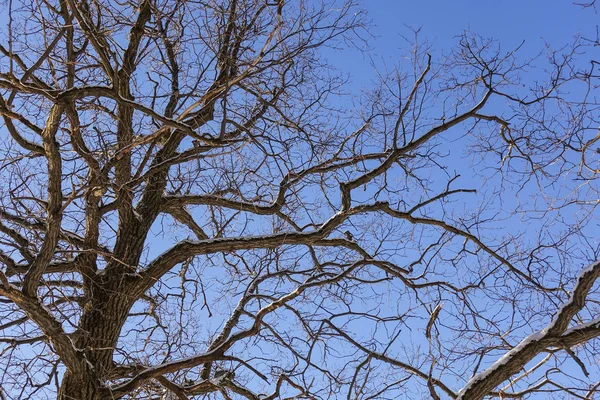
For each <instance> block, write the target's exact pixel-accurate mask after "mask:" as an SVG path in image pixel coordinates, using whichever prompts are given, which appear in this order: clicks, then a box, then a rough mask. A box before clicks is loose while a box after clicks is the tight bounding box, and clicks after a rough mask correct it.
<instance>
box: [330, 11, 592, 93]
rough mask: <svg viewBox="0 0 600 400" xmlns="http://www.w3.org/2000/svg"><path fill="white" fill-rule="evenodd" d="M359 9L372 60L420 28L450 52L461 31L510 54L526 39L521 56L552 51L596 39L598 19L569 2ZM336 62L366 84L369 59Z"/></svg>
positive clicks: (393, 55)
mask: <svg viewBox="0 0 600 400" xmlns="http://www.w3.org/2000/svg"><path fill="white" fill-rule="evenodd" d="M362 6H363V7H364V9H365V10H367V12H368V16H369V18H370V19H371V21H372V23H373V26H372V29H371V33H372V34H373V36H374V37H373V38H372V39H370V40H369V45H370V46H372V48H373V50H374V51H373V53H372V54H370V55H371V56H372V57H374V58H377V57H379V59H383V60H386V61H393V60H397V55H398V53H399V51H398V50H399V49H400V48H401V47H402V46H404V45H405V42H404V41H403V40H402V37H401V35H410V30H409V29H407V27H410V28H421V34H420V35H421V39H422V40H427V41H428V42H429V43H430V44H432V45H433V47H434V49H435V50H436V51H444V50H445V51H448V50H449V49H450V48H451V47H452V46H453V45H455V44H456V36H457V35H460V34H461V33H463V32H464V31H471V32H473V33H476V34H479V35H482V36H484V37H489V38H493V39H496V40H498V41H499V43H500V44H501V46H502V49H503V50H505V51H508V50H510V49H513V48H515V47H517V46H518V45H519V44H521V42H522V41H525V46H524V48H523V50H524V53H525V54H527V53H529V54H531V55H533V54H536V53H538V52H539V51H541V50H543V49H544V46H545V43H546V42H547V43H549V44H550V45H552V46H553V47H557V46H563V45H566V44H568V43H569V42H572V40H573V38H574V37H575V35H578V34H580V35H582V36H585V37H594V36H595V33H596V31H595V29H596V25H597V24H598V23H599V22H600V15H598V14H596V13H595V12H594V10H593V9H589V8H588V9H584V8H582V7H578V6H574V5H573V3H572V2H571V1H569V0H521V1H518V0H480V1H474V0H468V1H467V0H455V1H448V0H446V1H444V0H437V1H431V0H430V1H411V0H369V1H364V2H363V4H362ZM336 58H337V62H340V65H343V66H344V67H343V69H344V70H347V71H349V72H350V73H351V74H352V78H353V82H354V83H355V84H358V85H360V86H364V85H368V83H369V79H370V78H372V77H373V74H374V73H373V69H372V68H371V65H370V62H369V60H368V59H367V58H365V57H362V58H363V59H362V61H361V60H360V59H361V57H360V56H358V55H357V54H356V52H348V51H347V52H342V53H341V54H338V55H337V57H336Z"/></svg>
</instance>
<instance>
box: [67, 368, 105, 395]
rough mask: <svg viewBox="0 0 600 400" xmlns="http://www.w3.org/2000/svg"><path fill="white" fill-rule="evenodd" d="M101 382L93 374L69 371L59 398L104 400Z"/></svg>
mask: <svg viewBox="0 0 600 400" xmlns="http://www.w3.org/2000/svg"><path fill="white" fill-rule="evenodd" d="M103 398H104V396H103V393H102V390H101V388H100V387H99V382H98V381H97V380H96V379H94V377H93V376H85V374H84V376H75V375H74V374H71V373H70V372H67V373H66V374H65V376H64V378H63V381H62V383H61V385H60V390H59V392H58V400H103Z"/></svg>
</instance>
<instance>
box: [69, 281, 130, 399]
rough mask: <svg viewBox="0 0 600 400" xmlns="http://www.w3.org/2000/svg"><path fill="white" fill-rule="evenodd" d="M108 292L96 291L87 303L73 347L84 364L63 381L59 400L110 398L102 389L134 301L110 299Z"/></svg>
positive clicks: (114, 297) (124, 298) (119, 298)
mask: <svg viewBox="0 0 600 400" xmlns="http://www.w3.org/2000/svg"><path fill="white" fill-rule="evenodd" d="M109 293H110V292H109V291H107V290H102V289H100V288H96V290H95V291H94V292H93V297H94V299H93V300H92V301H91V302H90V303H88V304H86V306H85V308H84V313H83V315H82V316H81V320H80V322H79V329H78V331H77V333H76V334H75V335H73V338H74V339H75V340H74V344H75V346H76V347H77V348H78V349H81V350H83V354H84V355H85V361H84V365H82V366H81V368H80V369H79V370H78V371H67V372H66V373H65V375H64V377H63V380H62V382H61V387H60V391H59V395H58V399H59V400H75V399H77V400H96V399H107V398H109V397H107V389H106V388H105V387H103V382H106V381H107V380H108V378H109V377H110V375H111V373H112V371H113V368H114V365H113V353H114V349H115V347H116V345H117V342H118V340H119V334H120V332H121V329H122V327H123V324H124V323H125V320H126V319H127V315H128V312H129V309H130V308H131V306H132V304H133V301H132V300H131V299H129V298H128V297H126V296H122V295H121V296H120V295H114V294H113V296H110V295H109Z"/></svg>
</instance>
